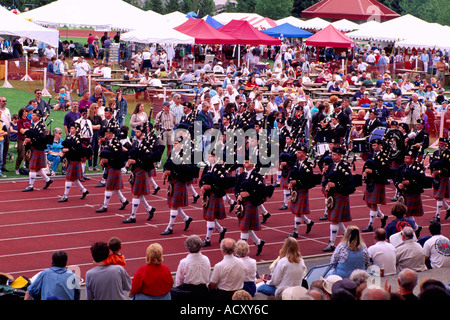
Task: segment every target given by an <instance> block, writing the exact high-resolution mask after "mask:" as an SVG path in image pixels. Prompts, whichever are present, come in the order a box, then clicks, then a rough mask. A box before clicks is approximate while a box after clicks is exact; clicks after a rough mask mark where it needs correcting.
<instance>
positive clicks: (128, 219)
mask: <svg viewBox="0 0 450 320" xmlns="http://www.w3.org/2000/svg"><path fill="white" fill-rule="evenodd" d="M122 222H123V223H135V222H136V218H131V217H128V218H127V219H125V220H122Z"/></svg>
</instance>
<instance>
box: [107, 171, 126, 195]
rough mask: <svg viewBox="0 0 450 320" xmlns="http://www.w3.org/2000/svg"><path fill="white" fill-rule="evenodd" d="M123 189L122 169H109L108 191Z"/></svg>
mask: <svg viewBox="0 0 450 320" xmlns="http://www.w3.org/2000/svg"><path fill="white" fill-rule="evenodd" d="M122 188H123V182H122V172H121V171H120V169H113V168H108V177H107V178H106V190H108V191H112V190H120V189H122Z"/></svg>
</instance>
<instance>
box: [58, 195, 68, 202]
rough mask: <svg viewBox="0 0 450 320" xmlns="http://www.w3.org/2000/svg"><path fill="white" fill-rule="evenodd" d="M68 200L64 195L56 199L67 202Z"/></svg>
mask: <svg viewBox="0 0 450 320" xmlns="http://www.w3.org/2000/svg"><path fill="white" fill-rule="evenodd" d="M67 200H69V199H68V198H67V197H66V196H62V198H61V199H59V200H58V202H67Z"/></svg>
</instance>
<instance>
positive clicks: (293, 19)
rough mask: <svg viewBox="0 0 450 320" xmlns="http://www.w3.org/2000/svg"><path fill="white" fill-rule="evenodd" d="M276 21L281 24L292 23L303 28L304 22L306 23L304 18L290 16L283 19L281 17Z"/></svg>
mask: <svg viewBox="0 0 450 320" xmlns="http://www.w3.org/2000/svg"><path fill="white" fill-rule="evenodd" d="M275 22H276V23H277V25H279V26H281V25H282V24H283V23H289V24H290V25H293V26H294V27H297V28H303V24H304V22H305V21H303V20H301V19H299V18H296V17H293V16H290V17H286V18H283V19H280V20H276V21H275Z"/></svg>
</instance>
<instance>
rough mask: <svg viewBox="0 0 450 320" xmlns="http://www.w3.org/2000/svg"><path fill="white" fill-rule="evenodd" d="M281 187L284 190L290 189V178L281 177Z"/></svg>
mask: <svg viewBox="0 0 450 320" xmlns="http://www.w3.org/2000/svg"><path fill="white" fill-rule="evenodd" d="M280 187H282V188H283V190H287V189H289V178H288V177H283V176H281V177H280Z"/></svg>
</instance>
